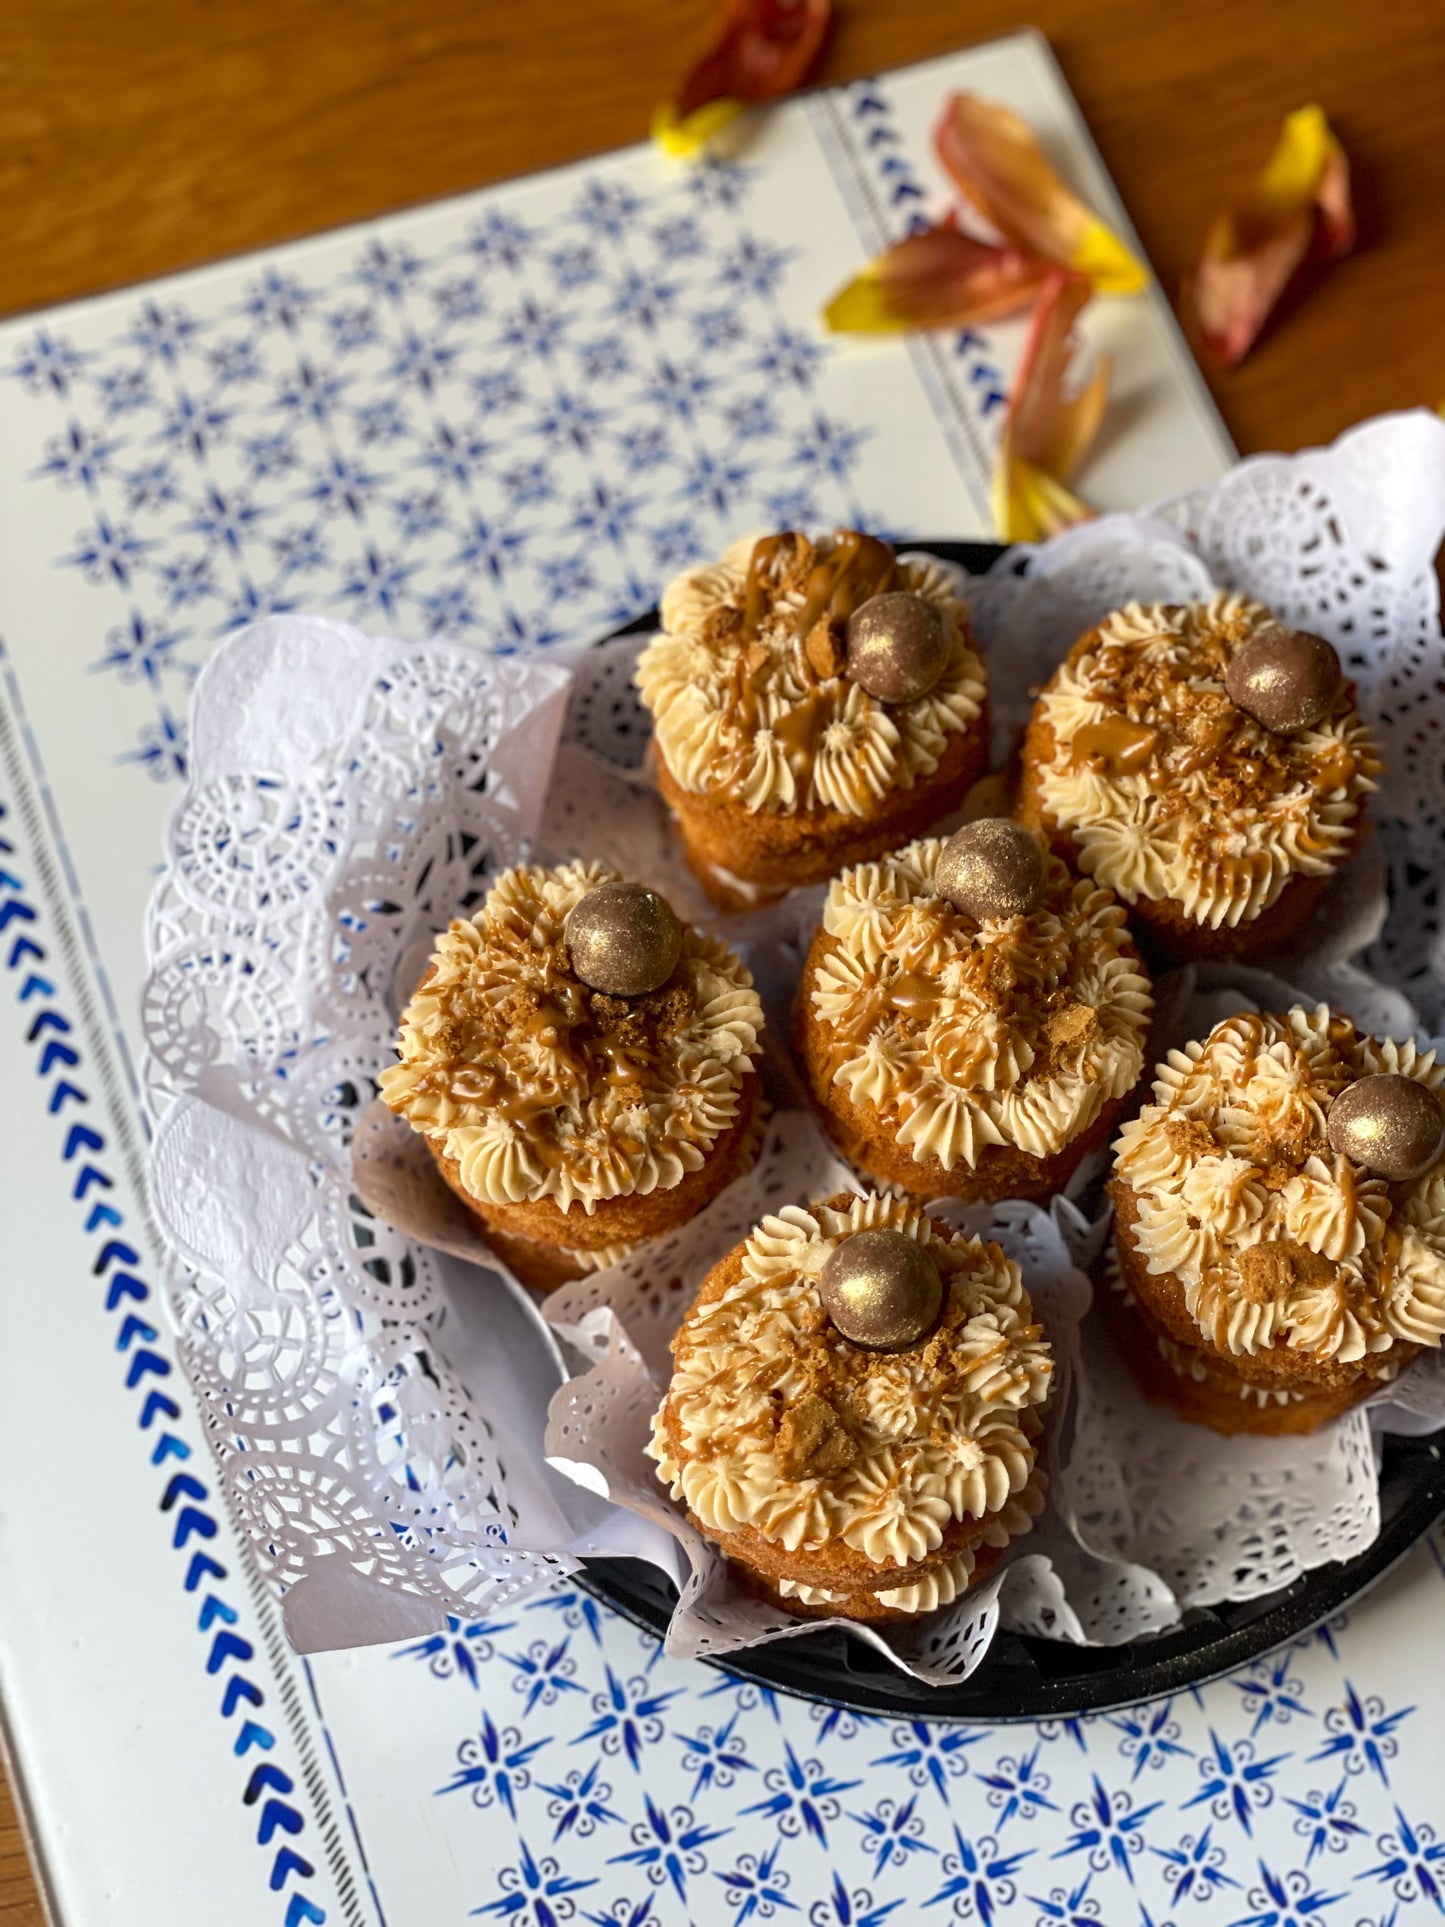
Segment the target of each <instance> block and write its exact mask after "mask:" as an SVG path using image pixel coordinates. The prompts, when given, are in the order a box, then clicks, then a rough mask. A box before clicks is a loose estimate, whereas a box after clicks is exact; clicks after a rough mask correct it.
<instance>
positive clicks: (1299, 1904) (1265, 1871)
mask: <svg viewBox="0 0 1445 1927" xmlns="http://www.w3.org/2000/svg"><path fill="white" fill-rule="evenodd" d="M1259 1871H1260V1877H1261V1879H1262V1881H1263V1883H1264V1884H1263V1885H1262V1886H1260V1887H1254V1888H1251V1889H1250V1893H1249V1897H1248V1898H1249V1905H1250V1906H1251V1907H1253V1908H1254V1909H1255V1912H1254V1913H1252V1914H1243V1915H1241V1916H1240V1918H1239V1919H1238V1920H1233V1921H1231V1922H1230V1923H1229V1927H1321V1917H1322V1915H1323V1913H1324V1910H1325V1908H1326V1907H1333V1906H1336V1905H1337V1904H1338V1903H1339V1902H1340V1901H1341V1900H1343V1899H1344V1895H1343V1894H1326V1893H1320V1892H1319V1891H1318V1890H1317V1889H1315V1888H1313V1887H1311V1886H1310V1883H1309V1876H1308V1875H1307V1874H1306V1873H1304V1872H1302V1871H1294V1872H1289V1873H1283V1874H1279V1873H1273V1872H1271V1870H1270V1869H1269V1868H1268V1867H1267V1866H1266V1865H1265V1863H1264V1861H1262V1860H1261V1861H1260V1863H1259Z"/></svg>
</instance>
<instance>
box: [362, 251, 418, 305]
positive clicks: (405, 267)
mask: <svg viewBox="0 0 1445 1927" xmlns="http://www.w3.org/2000/svg"><path fill="white" fill-rule="evenodd" d="M421 270H422V264H421V262H420V261H419V260H418V259H417V256H416V253H415V251H414V250H413V249H412V248H410V247H408V246H407V244H406V243H405V242H404V241H381V240H375V239H373V240H371V241H368V242H367V244H366V247H365V249H364V250H363V252H362V256H361V259H360V261H358V263H357V265H356V268H355V269H354V271H353V278H354V279H355V280H356V281H357V282H359V283H360V285H361V286H362V287H363V288H368V289H370V291H371V292H372V293H373V294H379V295H381V296H382V297H383V298H384V299H385V300H387V301H390V302H393V303H395V302H400V301H402V300H403V299H404V298H405V296H406V293H407V290H408V289H409V288H410V287H411V286H412V284H413V283H414V282H415V281H416V279H417V277H418V275H419V274H420V273H421Z"/></svg>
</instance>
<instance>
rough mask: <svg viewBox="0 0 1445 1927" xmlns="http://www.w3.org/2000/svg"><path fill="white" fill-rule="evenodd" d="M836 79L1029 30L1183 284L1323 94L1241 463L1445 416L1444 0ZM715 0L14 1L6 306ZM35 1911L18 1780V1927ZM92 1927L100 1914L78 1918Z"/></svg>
mask: <svg viewBox="0 0 1445 1927" xmlns="http://www.w3.org/2000/svg"><path fill="white" fill-rule="evenodd" d="M837 6H838V12H839V19H838V23H837V27H836V31H835V33H834V35H833V39H832V42H831V45H830V48H829V52H828V57H827V61H826V64H825V68H824V74H823V77H824V78H825V79H830V80H843V79H849V78H852V77H854V76H856V75H858V74H863V73H868V72H870V71H872V70H875V69H877V68H880V67H885V66H895V65H898V64H900V63H901V62H904V61H908V60H917V59H921V58H923V57H924V56H926V55H929V54H935V53H942V52H945V51H947V50H948V49H950V48H952V47H955V46H957V45H959V44H960V42H961V41H963V40H981V39H987V38H988V37H990V36H991V35H993V34H998V33H1003V32H1007V31H1010V30H1012V29H1013V28H1015V27H1018V26H1020V25H1022V24H1023V23H1024V22H1025V21H1028V22H1030V23H1031V24H1033V25H1035V26H1037V27H1039V28H1041V29H1042V30H1043V31H1044V32H1046V33H1047V34H1048V35H1049V37H1050V39H1051V40H1052V42H1053V44H1054V47H1055V49H1056V51H1057V53H1058V55H1059V58H1060V59H1061V61H1062V63H1063V67H1064V71H1065V73H1066V74H1067V76H1068V78H1069V81H1070V83H1071V85H1072V86H1073V89H1074V92H1075V94H1076V95H1077V97H1078V99H1079V101H1080V103H1081V105H1082V107H1083V110H1084V113H1085V115H1086V116H1087V118H1088V120H1089V124H1090V126H1091V127H1092V129H1093V131H1094V134H1095V136H1096V138H1097V140H1098V143H1099V146H1100V148H1101V149H1102V151H1103V156H1104V159H1105V161H1106V163H1107V164H1108V166H1109V168H1110V170H1111V171H1112V173H1113V176H1114V178H1115V180H1116V181H1117V182H1118V184H1119V187H1120V189H1121V191H1122V193H1123V196H1124V200H1125V202H1126V204H1127V206H1128V208H1129V210H1130V213H1131V214H1132V216H1133V218H1134V221H1135V224H1136V226H1137V227H1138V229H1139V233H1140V235H1141V236H1142V238H1143V242H1144V246H1145V248H1146V250H1147V252H1148V254H1149V256H1150V259H1151V260H1152V261H1153V263H1154V266H1155V268H1156V270H1157V272H1158V273H1159V275H1160V277H1161V279H1162V281H1163V284H1164V285H1165V287H1166V288H1168V289H1169V290H1170V291H1171V293H1172V292H1174V291H1175V290H1177V287H1178V283H1179V279H1180V275H1181V273H1182V271H1183V269H1184V268H1185V267H1186V265H1187V264H1188V263H1189V261H1190V259H1191V258H1192V256H1193V254H1194V253H1195V251H1196V250H1197V248H1198V245H1199V242H1200V239H1201V237H1202V235H1203V233H1204V230H1205V228H1206V226H1207V224H1208V221H1209V219H1210V216H1211V215H1212V214H1213V213H1214V212H1215V210H1216V209H1217V208H1218V207H1219V206H1220V205H1222V204H1223V203H1224V202H1226V201H1227V200H1229V199H1230V198H1231V197H1233V196H1235V195H1237V194H1238V192H1239V191H1240V190H1241V189H1242V188H1243V187H1244V185H1245V183H1246V182H1247V181H1248V180H1249V179H1250V178H1251V177H1252V175H1253V174H1254V173H1255V172H1256V171H1257V169H1258V168H1259V167H1260V165H1261V164H1262V163H1263V161H1264V159H1265V157H1266V156H1267V154H1268V152H1269V149H1270V147H1271V144H1272V142H1273V140H1274V137H1275V134H1276V132H1277V130H1278V127H1279V123H1280V121H1281V119H1282V117H1283V116H1284V114H1285V113H1286V112H1287V111H1288V110H1289V109H1291V108H1293V107H1298V106H1301V105H1303V104H1304V103H1305V102H1306V101H1309V100H1318V101H1319V102H1320V103H1321V104H1322V105H1323V106H1324V108H1325V110H1326V112H1327V113H1328V114H1329V116H1330V119H1331V121H1332V123H1333V125H1334V127H1335V129H1336V131H1337V132H1338V134H1339V136H1340V138H1341V140H1342V141H1343V143H1344V145H1345V148H1346V150H1347V151H1348V153H1349V156H1350V159H1351V163H1352V165H1353V168H1354V177H1355V188H1356V202H1357V208H1358V212H1359V216H1360V230H1361V239H1360V247H1359V250H1358V252H1357V253H1356V254H1355V255H1354V256H1352V257H1351V258H1350V259H1349V260H1347V261H1345V262H1343V263H1341V264H1339V265H1337V266H1335V267H1333V268H1331V269H1329V270H1327V271H1324V272H1322V273H1320V274H1319V275H1318V276H1316V277H1315V278H1314V280H1313V281H1312V283H1311V284H1310V285H1308V286H1307V287H1306V288H1304V289H1303V290H1301V292H1300V293H1299V294H1298V295H1297V296H1292V297H1290V298H1289V300H1288V302H1287V305H1286V307H1285V308H1284V309H1282V310H1281V312H1280V314H1279V315H1278V317H1277V318H1276V322H1275V324H1274V325H1273V326H1272V327H1271V328H1270V330H1269V332H1268V334H1267V335H1266V336H1265V338H1264V339H1263V341H1262V342H1261V343H1260V345H1259V347H1258V349H1257V350H1256V352H1255V354H1254V355H1253V356H1252V357H1251V359H1250V360H1249V361H1248V362H1247V363H1246V364H1245V366H1244V367H1243V368H1242V369H1239V370H1237V371H1235V372H1234V373H1232V374H1220V373H1216V372H1211V374H1210V380H1211V383H1212V385H1213V387H1214V392H1215V394H1216V396H1217V397H1218V400H1219V403H1220V406H1221V408H1222V410H1223V413H1224V417H1225V420H1226V422H1227V423H1228V424H1229V427H1230V430H1231V431H1232V433H1233V435H1234V438H1235V440H1236V441H1237V442H1238V444H1239V446H1240V447H1241V449H1243V450H1245V451H1246V452H1249V451H1251V450H1256V449H1264V448H1297V447H1301V446H1304V445H1306V444H1309V443H1313V442H1321V441H1328V440H1329V439H1330V438H1331V437H1332V436H1334V435H1336V434H1337V433H1338V432H1339V431H1340V430H1341V429H1342V428H1345V427H1347V426H1348V425H1349V424H1350V423H1351V422H1353V421H1356V420H1358V419H1359V418H1360V417H1362V416H1365V415H1369V414H1373V413H1376V412H1378V411H1379V410H1382V409H1388V408H1400V407H1408V406H1412V405H1414V404H1417V403H1422V402H1423V403H1428V404H1430V405H1435V404H1437V403H1439V402H1440V401H1442V400H1445V348H1442V343H1445V274H1442V272H1441V259H1442V256H1441V246H1440V235H1439V221H1440V217H1441V214H1442V211H1445V35H1442V34H1441V33H1440V31H1439V14H1438V6H1437V0H1392V4H1391V5H1390V6H1388V7H1381V8H1379V9H1374V8H1369V7H1364V6H1361V5H1360V4H1358V0H1314V3H1313V4H1308V3H1307V0H1192V3H1191V4H1190V5H1189V6H1187V7H1185V6H1181V5H1177V4H1176V5H1174V6H1170V7H1166V6H1161V5H1160V4H1159V0H1036V4H1035V5H1033V6H1032V7H1031V8H1029V9H1028V11H1027V12H1026V13H1021V12H1019V11H1017V10H1016V9H1015V8H1014V7H1013V6H1011V5H1009V4H1007V0H969V4H968V5H967V6H962V5H960V4H959V3H958V0H837ZM709 17H710V0H527V4H526V5H524V6H511V5H503V4H502V0H351V3H350V5H348V6H346V7H336V6H325V5H321V4H318V0H247V4H246V5H244V6H224V5H221V6H218V5H214V4H210V5H207V4H205V3H204V0H129V3H128V4H127V5H123V6H117V5H115V4H113V0H6V4H5V5H4V7H3V8H0V235H3V237H4V245H3V247H0V312H9V311H15V310H20V309H25V308H32V307H37V306H40V305H42V304H44V303H47V302H52V301H63V300H66V299H67V298H69V297H71V296H74V295H80V294H86V293H90V292H93V291H94V290H96V289H100V288H105V287H112V286H116V285H119V284H122V283H125V282H129V281H137V280H142V279H144V278H146V277H148V276H151V275H157V274H165V273H168V272H169V271H171V270H172V269H175V268H181V267H187V266H190V265H192V264H194V263H197V262H201V261H207V260H212V259H214V258H216V257H217V256H220V255H225V254H230V253H234V252H236V251H238V250H241V249H246V248H254V247H260V246H264V245H267V244H270V243H274V242H277V241H283V240H287V239H289V238H291V237H292V236H295V235H300V234H306V233H311V232H315V231H316V230H318V229H322V228H328V227H332V226H335V225H336V224H338V223H340V222H344V221H353V220H356V219H358V218H361V217H364V216H366V215H371V214H377V213H381V212H383V211H385V210H387V209H391V208H396V207H400V206H404V205H406V204H407V203H410V202H416V201H423V200H427V199H430V198H431V197H433V196H435V195H440V194H451V193H455V192H456V191H458V190H459V189H464V188H469V187H476V186H480V185H482V184H483V183H485V182H488V181H495V180H501V179H503V178H505V177H506V176H508V175H512V174H518V173H524V172H527V171H528V170H530V169H533V168H538V167H545V166H548V165H551V164H553V163H555V162H559V161H567V160H574V159H577V158H579V157H581V156H583V155H587V154H592V153H597V152H600V151H602V150H604V149H607V148H611V147H616V146H620V145H623V144H625V143H627V142H629V141H633V140H636V139H638V138H639V137H640V136H641V135H642V133H643V132H644V130H645V129H646V127H647V124H648V118H649V114H650V111H651V109H652V106H653V104H654V103H655V102H656V101H657V100H658V99H660V98H661V97H662V96H663V95H664V94H665V92H666V91H667V89H668V85H669V82H670V80H671V79H672V77H673V75H674V73H675V72H676V70H677V68H678V66H679V65H680V63H681V62H682V61H683V60H684V59H685V58H686V54H687V50H688V48H689V45H690V42H691V37H692V36H694V35H695V34H698V33H700V32H701V31H702V29H703V26H704V23H705V22H706V21H707V19H708V18H709ZM40 1919H41V1913H40V1909H39V1905H38V1902H37V1901H36V1900H35V1898H34V1895H33V1891H32V1889H31V1887H30V1883H29V1881H28V1880H27V1879H26V1877H25V1862H24V1854H23V1847H22V1845H21V1842H20V1839H19V1835H18V1833H17V1831H16V1829H15V1825H14V1821H13V1817H12V1815H11V1812H10V1808H9V1802H8V1797H7V1796H6V1795H5V1790H4V1787H3V1783H0V1927H30V1924H31V1923H35V1922H38V1921H39V1920H40ZM80 1927H89V1923H82V1924H80Z"/></svg>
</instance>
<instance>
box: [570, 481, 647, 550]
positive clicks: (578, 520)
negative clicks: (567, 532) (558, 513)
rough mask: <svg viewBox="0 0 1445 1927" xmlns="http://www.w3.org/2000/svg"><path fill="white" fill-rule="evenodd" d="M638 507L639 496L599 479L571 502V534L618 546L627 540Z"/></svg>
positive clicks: (639, 503) (639, 502)
mask: <svg viewBox="0 0 1445 1927" xmlns="http://www.w3.org/2000/svg"><path fill="white" fill-rule="evenodd" d="M641 506H642V504H641V500H640V498H639V497H638V496H636V495H629V494H627V493H626V491H625V490H623V489H620V488H615V487H614V486H613V485H612V484H611V483H610V482H605V481H603V480H602V479H601V477H600V476H599V477H598V479H597V480H596V481H594V482H593V484H592V486H591V488H590V489H589V490H588V492H587V493H586V494H585V495H579V496H577V497H576V498H575V499H574V501H573V503H572V521H571V524H570V527H571V530H572V533H573V534H575V535H586V536H590V537H591V538H592V540H593V541H600V542H610V543H612V544H613V545H614V546H617V545H619V544H621V543H622V542H624V541H625V540H626V539H627V536H628V534H629V533H630V531H631V529H632V525H633V523H634V521H635V520H636V518H637V511H638V509H639V508H640V507H641Z"/></svg>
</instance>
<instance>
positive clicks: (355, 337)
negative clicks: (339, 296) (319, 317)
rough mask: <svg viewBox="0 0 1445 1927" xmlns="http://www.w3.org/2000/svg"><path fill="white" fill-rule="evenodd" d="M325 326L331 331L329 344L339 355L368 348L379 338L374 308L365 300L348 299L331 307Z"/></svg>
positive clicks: (378, 327) (379, 331) (379, 330)
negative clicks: (335, 306)
mask: <svg viewBox="0 0 1445 1927" xmlns="http://www.w3.org/2000/svg"><path fill="white" fill-rule="evenodd" d="M326 326H327V328H328V329H329V330H330V332H331V345H332V347H333V348H335V350H336V352H337V353H338V354H340V355H349V354H354V353H355V352H356V350H357V349H358V348H369V347H370V346H371V345H372V343H373V342H375V341H380V339H381V328H380V326H379V324H378V322H377V319H376V310H375V309H374V308H373V307H372V306H371V304H370V302H367V301H348V302H346V303H344V304H343V305H342V306H341V307H339V308H333V309H332V310H331V312H330V314H328V315H327V317H326Z"/></svg>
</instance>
